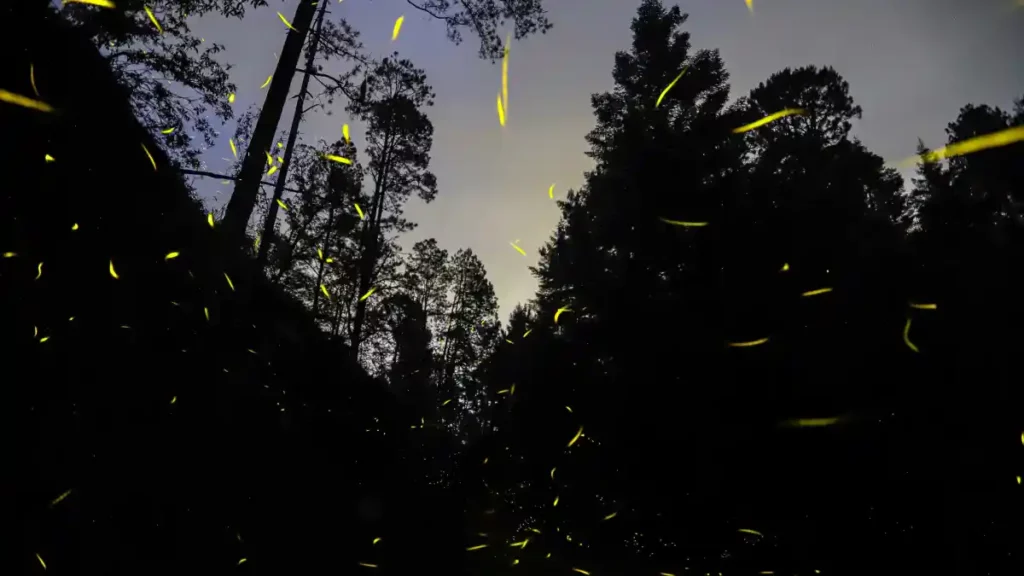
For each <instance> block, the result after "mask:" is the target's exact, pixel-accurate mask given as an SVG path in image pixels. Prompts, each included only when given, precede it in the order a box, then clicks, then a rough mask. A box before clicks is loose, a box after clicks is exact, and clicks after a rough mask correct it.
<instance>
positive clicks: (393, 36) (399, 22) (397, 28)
mask: <svg viewBox="0 0 1024 576" xmlns="http://www.w3.org/2000/svg"><path fill="white" fill-rule="evenodd" d="M402 22H405V16H399V17H398V20H395V29H394V30H392V31H391V41H392V42H394V41H395V40H398V33H399V32H401V30H402Z"/></svg>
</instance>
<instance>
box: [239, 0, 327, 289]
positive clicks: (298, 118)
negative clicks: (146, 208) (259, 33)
mask: <svg viewBox="0 0 1024 576" xmlns="http://www.w3.org/2000/svg"><path fill="white" fill-rule="evenodd" d="M326 10H327V2H324V3H323V4H322V5H321V6H320V14H318V15H317V18H316V24H314V26H315V27H316V29H317V31H319V29H320V27H321V26H323V22H324V12H325V11H326ZM315 35H316V33H314V36H315ZM316 48H317V43H316V42H312V43H310V45H309V47H308V48H306V73H305V74H303V75H302V86H301V87H299V94H298V96H296V97H295V114H293V115H292V127H291V130H289V132H288V144H286V145H285V148H284V161H283V162H282V163H281V174H280V175H279V176H278V177H277V184H275V185H274V198H273V200H272V201H271V202H270V208H268V209H267V217H266V219H265V220H264V221H263V236H262V237H263V238H270V237H271V234H273V233H274V224H276V223H277V201H278V200H280V199H281V196H282V195H283V194H284V185H285V182H286V181H287V180H288V167H289V166H291V164H292V153H293V152H294V151H295V140H297V139H298V135H299V124H300V123H301V122H302V107H303V104H305V103H306V91H307V90H308V89H309V70H312V69H313V63H314V61H315V60H316ZM261 117H262V116H261ZM236 190H237V188H236ZM231 198H232V199H234V196H232V197H231ZM269 252H270V243H269V242H263V243H262V244H260V250H259V253H258V254H257V255H256V270H257V271H260V272H262V271H263V267H264V266H266V265H267V254H268V253H269Z"/></svg>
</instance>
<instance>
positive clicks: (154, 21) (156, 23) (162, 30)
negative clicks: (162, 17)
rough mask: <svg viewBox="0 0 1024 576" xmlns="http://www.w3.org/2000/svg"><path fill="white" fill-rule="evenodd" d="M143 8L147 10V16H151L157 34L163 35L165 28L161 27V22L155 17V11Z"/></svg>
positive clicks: (146, 7)
mask: <svg viewBox="0 0 1024 576" xmlns="http://www.w3.org/2000/svg"><path fill="white" fill-rule="evenodd" d="M143 8H145V9H146V16H149V20H150V22H152V23H153V26H156V30H157V32H159V33H161V34H163V33H164V27H163V26H161V25H160V22H157V19H156V16H154V15H153V11H152V10H150V9H149V6H143Z"/></svg>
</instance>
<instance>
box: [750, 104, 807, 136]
mask: <svg viewBox="0 0 1024 576" xmlns="http://www.w3.org/2000/svg"><path fill="white" fill-rule="evenodd" d="M803 113H804V111H803V110H801V109H800V108H786V109H785V110H780V111H778V112H776V113H774V114H769V115H767V116H765V117H764V118H761V119H760V120H758V121H756V122H751V123H750V124H747V125H745V126H740V127H739V128H736V129H734V130H733V131H732V132H733V134H740V133H742V132H749V131H751V130H754V129H755V128H760V127H761V126H764V125H765V124H767V123H769V122H774V121H776V120H778V119H779V118H785V117H786V116H792V115H793V114H803Z"/></svg>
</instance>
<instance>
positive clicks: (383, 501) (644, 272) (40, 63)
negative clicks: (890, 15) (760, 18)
mask: <svg viewBox="0 0 1024 576" xmlns="http://www.w3.org/2000/svg"><path fill="white" fill-rule="evenodd" d="M350 1H351V0H350ZM552 1H553V0H546V1H545V0H518V1H499V0H460V1H454V0H422V1H421V2H413V1H412V0H408V5H409V8H408V10H410V11H415V12H416V13H418V14H426V15H428V16H429V17H430V18H432V19H434V20H436V21H437V22H438V24H439V26H437V27H436V28H434V29H432V32H433V33H442V34H444V36H445V37H446V38H447V40H449V41H451V42H452V43H455V44H458V45H459V49H460V50H468V51H470V52H475V53H476V56H478V57H479V58H480V59H483V60H484V61H487V62H489V64H491V65H493V66H494V67H495V69H500V68H501V66H502V62H503V59H504V58H506V57H507V55H508V46H509V43H510V42H511V41H513V40H515V41H520V40H523V39H527V38H529V37H531V36H536V35H540V34H545V33H547V34H557V33H558V28H557V23H555V24H556V25H555V26H553V24H552V22H549V20H548V18H547V16H546V12H545V5H546V4H547V5H550V3H551V2H552ZM669 4H670V3H666V2H663V1H662V0H642V1H641V2H639V8H638V9H637V11H636V13H635V16H634V18H633V20H632V22H620V23H618V24H617V26H621V27H623V28H624V27H626V26H629V27H630V30H631V32H632V35H631V44H630V45H625V46H622V47H621V51H620V52H618V53H617V54H616V55H615V58H614V62H608V65H609V69H610V70H611V72H612V77H613V79H614V84H613V87H612V89H611V90H609V91H606V92H603V93H598V94H594V95H593V96H592V98H591V101H590V107H591V109H592V113H593V129H592V130H591V131H590V133H589V134H587V135H586V144H587V146H588V152H587V155H588V156H589V157H590V159H592V160H593V168H592V170H590V171H588V172H587V173H586V174H585V175H584V176H585V178H584V180H583V182H584V183H583V185H582V186H580V187H579V188H578V189H574V190H570V191H569V192H568V194H567V195H566V196H565V198H564V199H561V200H558V201H557V206H558V210H559V211H560V218H559V221H558V224H557V227H556V228H555V229H554V230H552V232H551V235H550V238H549V239H548V241H547V243H546V244H545V245H544V246H543V248H542V249H541V250H540V254H539V259H538V260H537V261H536V262H533V263H532V264H533V265H532V266H531V267H530V272H531V273H532V274H533V275H534V276H535V277H536V279H537V281H538V285H539V288H538V290H537V292H536V294H535V296H534V297H533V298H532V299H531V300H530V301H528V302H522V303H520V304H518V305H517V306H516V307H515V309H514V310H513V312H512V314H511V316H510V317H508V318H501V317H500V314H499V302H498V298H497V296H496V291H495V287H494V285H493V284H492V282H491V280H490V279H489V278H488V273H487V270H486V269H485V267H484V264H483V262H482V261H481V259H480V257H479V256H478V254H476V253H474V251H473V249H472V247H470V246H466V247H463V248H460V249H457V250H454V251H452V250H448V249H445V248H444V247H442V245H441V244H440V243H439V242H438V241H437V240H436V239H433V238H427V239H424V240H421V241H417V242H415V243H413V244H412V246H411V248H407V247H403V243H402V239H403V237H405V236H406V235H407V234H408V233H410V232H411V231H412V230H414V229H415V228H416V226H417V222H415V221H413V220H412V219H411V218H410V217H408V216H407V213H406V208H407V206H408V205H409V203H410V202H413V201H419V202H425V203H429V202H431V201H433V200H434V199H435V198H436V197H437V196H438V195H439V194H445V192H446V190H445V184H444V181H443V180H440V179H438V178H437V177H436V176H435V174H434V173H433V172H432V169H431V150H432V146H433V141H434V131H435V128H434V125H433V124H432V123H431V119H430V118H431V108H432V106H434V103H435V102H434V101H435V98H436V96H435V94H434V90H433V88H432V87H431V84H430V79H429V78H428V77H427V74H426V72H424V70H423V69H422V68H420V67H418V66H417V62H416V58H415V57H414V56H413V55H403V54H401V53H400V52H398V51H396V52H394V53H391V54H386V55H378V54H372V53H370V51H368V50H367V49H365V48H364V46H363V43H362V40H361V36H360V32H361V31H360V30H357V29H356V28H355V27H354V26H352V25H350V24H349V23H348V22H347V21H346V20H345V19H344V18H343V17H341V16H340V15H338V14H337V11H338V10H339V6H340V5H339V4H337V3H331V2H307V1H305V0H303V1H289V2H285V3H280V2H271V3H268V2H267V1H266V0H175V1H171V0H149V1H143V0H116V1H114V2H108V1H106V0H89V1H85V0H75V1H68V2H61V3H58V2H50V1H47V0H23V1H19V2H7V3H4V5H3V6H2V7H0V29H2V32H3V33H2V34H0V38H3V40H2V42H3V44H4V48H5V49H4V54H5V55H6V56H7V58H5V59H4V63H3V64H2V66H0V70H2V72H0V126H2V127H3V128H5V133H6V135H7V137H6V138H4V139H2V143H0V147H2V154H0V158H2V162H3V163H4V165H5V167H6V168H7V169H6V170H5V171H4V172H5V176H6V183H5V184H4V185H3V191H4V192H3V196H4V209H3V211H2V214H0V218H2V224H0V252H2V255H3V257H2V258H0V295H2V302H3V304H2V305H0V329H2V330H3V333H4V334H5V338H4V344H5V345H4V348H3V353H2V358H3V364H4V367H5V369H6V374H8V377H6V378H4V379H3V381H4V383H5V385H6V389H7V394H6V399H7V400H6V401H5V402H4V403H3V404H4V407H5V408H4V415H5V416H6V418H5V420H6V421H8V422H11V423H12V426H11V427H9V428H8V430H9V431H8V433H7V435H6V436H7V440H6V441H5V442H4V446H5V450H4V453H5V454H6V455H7V458H5V461H6V462H5V466H4V467H3V469H4V471H5V474H4V482H3V488H4V490H3V500H4V504H5V506H4V510H5V512H6V513H5V514H4V517H5V519H4V524H5V525H6V526H7V527H8V530H6V533H8V534H9V538H10V537H11V536H13V542H14V544H12V545H10V546H3V547H0V557H2V560H0V561H2V562H3V566H4V573H10V574H42V573H56V574H70V573H75V574H122V573H123V574H128V573H138V572H139V571H143V572H148V573H153V574H179V573H183V572H185V571H187V570H191V571H196V570H201V571H205V570H207V569H209V570H211V572H210V573H217V574H222V573H240V574H245V573H253V574H257V573H258V574H283V573H313V572H314V571H315V572H318V573H323V572H325V571H330V572H340V573H344V574H348V573H352V574H359V573H367V574H374V573H381V574H414V573H421V574H422V573H432V572H434V571H435V570H437V571H440V570H444V572H445V573H455V574H467V575H468V574H515V573H522V572H523V571H524V570H525V571H527V572H529V573H544V574H567V575H568V574H583V575H584V576H601V575H610V574H622V575H625V574H631V575H632V574H650V575H652V576H654V575H657V574H661V575H662V576H683V575H686V574H688V575H698V574H702V575H705V576H708V575H711V574H718V575H719V576H721V575H730V574H737V575H738V574H851V575H852V574H864V573H872V574H918V573H919V574H926V573H949V574H958V575H965V576H966V575H983V574H984V575H988V574H992V575H995V574H1020V573H1022V572H1021V570H1024V560H1022V558H1021V556H1022V553H1021V547H1020V545H1019V542H1020V541H1021V539H1022V538H1024V529H1022V528H1021V522H1020V518H1021V516H1022V514H1024V496H1022V494H1024V493H1022V492H1021V490H1024V486H1022V485H1021V477H1022V475H1024V411H1022V410H1021V407H1022V406H1024V387H1022V386H1021V385H1020V383H1019V381H1018V384H1014V383H1013V382H1014V379H1015V378H1017V377H1018V376H1014V372H1013V370H1015V368H1014V366H1015V360H1014V354H1015V353H1016V352H1015V351H1019V350H1021V346H1022V344H1024V332H1022V330H1021V329H1020V326H1021V325H1022V322H1024V307H1022V306H1021V305H1020V303H1019V302H1020V294H1022V293H1024V260H1022V259H1020V258H1019V257H1020V255H1021V254H1024V215H1022V214H1021V210H1022V208H1024V205H1022V202H1024V200H1019V199H1017V196H1018V195H1020V190H1022V189H1024V91H1022V92H1021V99H1019V100H1017V101H1016V102H1015V104H1014V106H1013V107H1012V109H1009V110H1004V109H1001V108H999V107H997V106H994V105H989V104H986V103H968V102H965V103H964V105H963V107H962V108H961V109H960V111H959V114H958V115H957V116H956V117H955V118H950V119H949V123H948V125H947V126H946V135H947V138H948V141H947V143H946V144H947V145H946V146H945V147H944V148H941V149H935V150H933V149H929V148H926V147H925V145H924V143H923V142H922V143H920V144H919V147H918V149H917V151H916V155H915V156H913V157H911V158H909V160H908V162H909V165H910V166H916V176H915V177H914V178H912V179H911V181H909V182H905V181H904V179H903V177H902V176H901V174H900V170H899V168H900V167H898V166H894V165H892V163H890V162H886V161H885V160H883V158H882V157H880V156H879V155H877V154H875V153H873V152H872V151H871V150H869V149H867V147H865V145H863V144H862V143H861V142H860V140H858V138H857V137H855V136H854V135H853V134H852V133H851V131H852V128H853V123H854V122H855V121H856V119H858V118H860V117H861V113H862V110H861V108H860V106H858V105H857V103H856V102H854V100H853V98H852V97H851V95H850V85H849V84H848V83H847V81H846V80H844V78H843V77H842V76H841V75H840V73H839V72H838V71H837V70H835V69H833V68H831V67H822V66H815V65H803V63H795V67H792V68H786V69H783V70H781V71H778V72H776V73H774V74H772V75H771V76H769V77H768V78H766V79H764V80H763V81H762V82H761V83H760V84H758V85H757V86H756V87H755V88H754V89H752V90H751V91H750V92H749V93H748V94H741V95H737V94H734V93H730V83H729V82H730V76H729V71H728V70H727V68H726V65H725V62H724V61H723V59H722V57H721V56H720V54H719V52H718V50H716V49H714V48H713V47H697V46H693V45H691V42H690V33H689V30H692V29H693V28H694V27H697V26H700V25H701V23H700V22H690V21H688V16H687V15H686V14H685V13H684V12H683V11H682V10H681V9H680V8H679V7H678V6H674V5H669ZM268 5H269V6H271V9H272V10H276V9H278V8H281V9H282V10H283V12H278V16H279V17H280V20H281V23H282V24H281V25H282V26H287V28H288V33H287V36H286V39H285V41H284V44H283V46H281V47H280V48H279V49H278V51H277V54H279V59H278V61H277V64H276V69H275V71H274V74H273V75H272V76H271V77H270V78H268V79H267V84H266V87H265V88H263V92H265V96H261V98H264V101H263V104H262V106H261V107H258V108H249V109H247V110H240V109H239V108H237V107H235V106H233V103H234V99H235V92H236V90H237V87H236V86H235V85H234V84H232V82H231V76H230V66H228V65H227V64H225V63H223V62H222V61H221V60H220V59H219V58H218V56H217V55H218V53H219V52H220V51H221V50H222V47H221V46H219V45H218V44H217V43H216V42H215V41H213V40H212V39H209V40H208V39H205V38H201V37H199V36H198V35H197V34H196V33H194V32H193V31H192V30H191V29H190V22H192V21H193V20H192V19H194V18H196V17H201V16H203V15H207V14H209V15H215V16H218V17H224V18H229V19H243V18H246V17H248V16H247V15H250V14H251V13H252V12H253V11H254V10H258V9H262V8H264V7H267V6H268ZM275 6H276V7H275ZM410 13H411V12H410ZM406 25H408V24H406ZM401 26H402V22H401V21H399V22H398V23H396V24H395V30H394V34H395V35H396V36H397V35H398V34H399V29H400V27H401ZM506 30H507V31H508V32H507V35H508V36H507V37H506ZM26 31H27V32H28V34H26ZM337 70H341V71H342V72H340V73H339V72H336V71H337ZM296 83H297V85H298V90H297V91H296V90H295V89H294V88H295V85H296ZM505 99H506V106H507V95H506V96H505ZM581 104H583V103H581ZM497 106H498V116H500V119H499V118H497V117H496V118H495V119H494V121H495V126H497V125H498V123H499V122H500V123H501V124H502V125H503V124H504V122H505V118H504V116H503V112H502V96H501V95H500V94H499V97H498V104H497ZM292 109H294V111H293V112H291V116H290V117H289V118H290V122H288V123H285V122H283V121H282V118H284V117H285V114H286V112H288V111H291V110H292ZM317 110H320V111H323V110H337V111H338V113H339V115H341V114H343V117H344V118H348V119H351V120H349V121H351V122H353V123H356V122H358V123H359V126H361V127H362V128H363V129H364V133H365V137H363V138H361V139H359V140H358V141H357V139H355V138H350V136H349V125H348V124H345V125H344V128H343V131H342V132H339V133H341V134H342V136H341V137H340V138H338V139H337V140H336V141H323V140H315V141H314V140H312V139H308V138H304V137H303V134H304V132H303V126H304V123H305V121H306V119H308V118H309V117H310V115H311V113H312V112H314V111H317ZM229 121H230V122H231V125H232V126H234V127H235V128H234V130H233V131H232V132H231V133H228V132H222V129H221V128H222V127H223V126H224V125H226V123H227V122H229ZM340 123H341V122H340V121H339V124H340ZM286 124H287V125H286ZM225 139H229V141H230V142H229V146H230V153H231V154H232V157H231V162H232V163H231V165H230V170H219V169H218V170H213V169H211V168H210V167H209V166H207V165H206V164H205V163H204V162H203V160H202V158H203V154H204V152H205V151H206V150H208V149H209V148H210V147H212V146H215V145H216V146H218V147H220V148H224V147H225V144H226V143H225V142H224V140H225ZM203 179H214V180H217V181H222V183H223V184H224V185H225V186H227V189H229V190H230V200H229V201H228V202H227V203H226V205H225V206H223V207H222V208H217V207H213V206H211V205H210V204H209V202H208V201H207V199H204V198H202V197H201V196H200V195H199V194H198V193H197V189H196V182H198V181H200V180H203ZM510 249H511V248H510Z"/></svg>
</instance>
